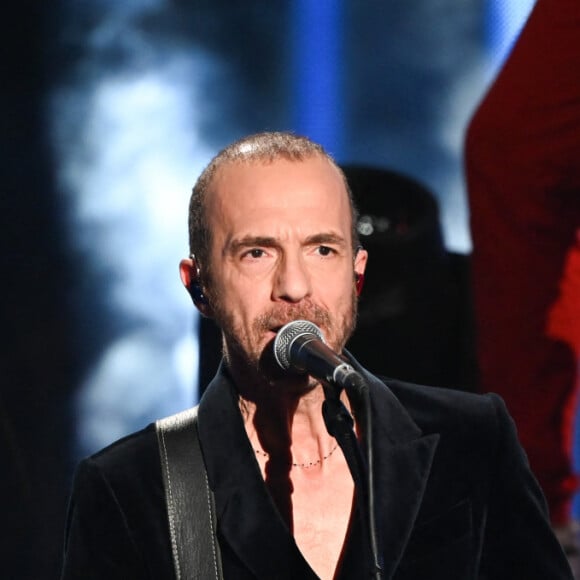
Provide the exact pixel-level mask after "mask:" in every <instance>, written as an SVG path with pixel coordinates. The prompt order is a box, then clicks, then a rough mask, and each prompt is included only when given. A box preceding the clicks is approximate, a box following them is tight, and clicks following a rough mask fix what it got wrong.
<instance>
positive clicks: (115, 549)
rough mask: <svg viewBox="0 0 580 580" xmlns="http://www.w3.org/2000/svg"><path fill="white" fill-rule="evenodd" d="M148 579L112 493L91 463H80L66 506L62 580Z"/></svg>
mask: <svg viewBox="0 0 580 580" xmlns="http://www.w3.org/2000/svg"><path fill="white" fill-rule="evenodd" d="M146 578H150V575H149V574H148V573H147V570H146V566H145V564H144V562H143V559H142V558H141V557H140V555H139V551H138V549H137V546H136V544H135V541H134V538H133V537H132V535H131V531H130V529H129V527H128V524H127V520H126V517H125V514H124V513H123V508H122V506H121V505H120V503H119V501H118V499H117V497H116V495H115V492H114V489H113V488H112V487H111V485H110V483H109V482H108V481H107V478H106V477H105V475H104V474H103V473H102V472H101V470H100V469H99V467H98V465H97V464H96V463H95V462H94V461H93V460H91V459H87V460H84V461H83V462H81V463H80V465H79V467H78V469H77V472H76V475H75V480H74V485H73V493H72V496H71V501H70V504H69V510H68V518H67V526H66V535H65V551H64V564H63V570H62V576H61V580H81V579H82V580H93V579H94V580H97V579H99V580H104V579H107V580H117V579H118V580H131V579H146Z"/></svg>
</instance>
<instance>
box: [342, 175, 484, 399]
mask: <svg viewBox="0 0 580 580" xmlns="http://www.w3.org/2000/svg"><path fill="white" fill-rule="evenodd" d="M343 168H344V171H345V173H346V176H347V179H348V181H349V184H350V187H351V189H352V191H353V194H354V197H355V200H356V202H357V204H358V208H359V212H360V217H359V233H360V238H361V243H362V244H363V246H364V247H365V248H366V249H367V250H368V251H369V256H370V258H369V264H368V267H367V271H366V276H365V285H364V289H363V292H362V295H361V298H360V301H359V321H358V326H357V329H356V331H355V334H354V335H353V337H352V338H351V339H350V341H349V343H348V345H347V347H348V348H349V349H350V350H351V351H352V352H353V353H354V354H355V355H356V356H358V357H359V360H360V361H361V363H362V364H364V365H367V366H368V367H369V368H374V369H376V370H377V371H379V372H381V373H384V374H385V375H387V376H390V377H396V378H400V379H405V380H408V381H411V382H417V383H421V384H427V385H436V386H443V387H453V388H458V389H463V390H474V389H475V385H476V381H477V367H476V361H475V350H474V338H473V314H472V305H471V289H470V272H469V257H468V256H465V255H462V254H456V253H453V252H449V251H447V250H446V249H445V246H444V244H443V235H442V232H441V225H440V221H439V209H438V205H437V201H436V199H435V197H434V195H433V194H432V193H431V192H430V191H429V190H428V189H427V188H426V187H425V186H423V185H422V184H421V183H419V182H418V181H416V180H414V179H412V178H410V177H408V176H405V175H403V174H401V173H398V172H395V171H392V170H387V169H378V168H371V167H362V166H348V165H347V166H344V167H343Z"/></svg>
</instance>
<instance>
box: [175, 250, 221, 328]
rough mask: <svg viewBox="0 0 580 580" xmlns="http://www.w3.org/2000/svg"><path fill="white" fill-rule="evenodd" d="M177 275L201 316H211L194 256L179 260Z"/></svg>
mask: <svg viewBox="0 0 580 580" xmlns="http://www.w3.org/2000/svg"><path fill="white" fill-rule="evenodd" d="M179 277H180V278H181V281H182V283H183V285H184V286H185V288H186V290H187V291H188V292H189V295H190V296H191V299H192V300H193V303H194V305H195V307H196V308H197V309H198V310H199V312H200V313H201V314H202V315H203V316H206V317H208V318H211V317H212V314H213V312H212V309H211V306H210V305H209V302H208V300H207V298H206V296H205V294H204V291H203V287H202V284H201V279H200V275H199V267H198V265H197V263H196V260H195V258H187V259H183V260H181V262H179Z"/></svg>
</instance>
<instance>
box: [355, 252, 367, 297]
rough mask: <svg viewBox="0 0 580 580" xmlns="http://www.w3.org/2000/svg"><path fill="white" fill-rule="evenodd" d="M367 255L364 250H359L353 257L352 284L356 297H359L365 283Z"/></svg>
mask: <svg viewBox="0 0 580 580" xmlns="http://www.w3.org/2000/svg"><path fill="white" fill-rule="evenodd" d="M368 257H369V253H368V252H367V251H366V250H365V249H364V248H359V249H358V250H357V252H356V255H355V257H354V283H355V287H356V294H357V296H360V295H361V292H362V289H363V284H364V281H365V270H366V267H367V260H368Z"/></svg>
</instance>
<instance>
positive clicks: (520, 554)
mask: <svg viewBox="0 0 580 580" xmlns="http://www.w3.org/2000/svg"><path fill="white" fill-rule="evenodd" d="M189 232H190V252H191V254H190V257H189V258H188V259H186V260H183V261H182V262H181V264H180V273H181V279H182V281H183V283H184V284H185V286H186V287H187V288H188V290H189V291H190V293H191V295H192V297H193V300H194V303H195V305H196V307H197V308H198V309H199V311H200V312H201V313H202V314H203V315H204V316H207V317H211V318H213V319H214V320H215V321H216V323H217V324H218V325H219V327H220V328H221V331H222V336H223V362H222V365H221V367H220V369H219V371H218V373H217V376H216V377H215V378H214V380H213V381H212V382H211V383H210V385H209V386H208V387H207V389H206V391H205V393H204V395H203V397H202V400H201V402H200V405H199V409H198V419H197V433H198V435H199V444H200V447H201V452H202V456H203V461H201V462H200V465H199V469H200V470H204V469H205V470H207V481H208V484H209V488H210V489H211V494H212V498H213V501H214V502H215V518H216V521H217V524H216V530H215V536H216V546H215V554H214V555H213V557H214V559H217V560H218V563H217V565H216V570H217V574H218V575H221V574H222V573H223V577H224V578H226V579H236V580H237V579H246V578H247V579H250V578H260V579H274V578H276V579H282V578H288V579H290V578H295V579H305V578H325V579H332V578H352V579H360V578H371V577H381V578H385V579H386V578H389V579H397V580H403V579H422V578H425V579H430V580H433V579H435V580H436V579H441V580H453V579H476V578H486V579H489V580H502V579H505V580H508V579H509V580H514V579H519V578H525V579H527V580H534V579H537V580H540V579H541V580H556V579H567V578H568V579H569V578H572V576H571V573H570V571H569V568H568V565H567V562H566V559H565V557H564V555H563V553H562V551H561V548H560V546H559V544H558V542H557V540H556V539H555V537H554V536H553V534H552V532H551V529H550V525H549V523H548V519H547V514H546V508H545V504H544V499H543V496H542V493H541V491H540V489H539V487H538V485H537V483H536V481H535V479H534V477H533V475H532V474H531V472H530V470H529V467H528V463H527V460H526V458H525V456H524V454H523V452H522V450H521V448H520V445H519V443H518V441H517V437H516V434H515V429H514V425H513V423H512V421H511V419H510V418H509V416H508V414H507V412H506V410H505V407H504V405H503V403H502V401H501V400H500V399H499V398H498V397H496V396H494V395H472V394H466V393H460V392H457V391H452V390H446V389H437V388H433V387H422V386H416V385H412V384H407V383H402V382H400V381H396V380H391V379H386V380H384V381H383V380H381V379H378V378H376V377H375V376H373V375H371V374H370V373H369V372H368V371H366V370H365V369H363V368H362V367H360V365H358V363H357V362H356V360H355V359H354V358H353V357H352V356H351V355H350V354H349V353H348V352H347V351H345V350H344V346H345V344H346V341H347V339H348V338H349V336H350V334H351V332H352V331H353V328H354V325H355V321H356V310H357V298H358V294H359V293H360V290H361V287H362V280H363V276H364V272H365V267H366V264H367V252H366V251H365V250H364V249H362V248H361V247H360V245H359V243H358V239H357V232H356V210H355V208H354V204H353V201H352V199H351V195H350V192H349V188H348V185H347V184H346V181H345V178H344V175H343V174H342V172H341V170H340V169H339V168H338V166H337V165H336V163H335V162H334V161H333V160H332V159H331V158H330V157H329V156H328V155H327V154H326V153H325V152H324V150H323V149H322V148H321V147H320V146H319V145H317V144H315V143H313V142H311V141H309V140H308V139H305V138H302V137H297V136H294V135H292V134H288V133H263V134H258V135H253V136H250V137H247V138H245V139H242V140H240V141H238V142H236V143H234V144H232V145H230V146H229V147H227V148H226V149H225V150H223V151H222V152H221V153H219V154H218V155H217V156H216V157H215V158H214V159H213V160H212V162H211V163H210V164H209V166H208V167H207V168H206V169H205V171H204V172H203V173H202V175H201V176H200V178H199V179H198V181H197V184H196V185H195V187H194V190H193V195H192V198H191V203H190V212H189ZM378 267H380V266H378ZM295 320H305V321H309V322H311V323H313V324H314V325H316V327H318V328H319V329H320V330H321V331H322V334H323V336H324V340H325V341H326V344H327V346H328V347H329V349H330V350H331V351H334V353H337V354H338V355H340V357H341V358H342V359H344V360H345V361H346V362H348V364H349V365H351V366H352V367H353V369H354V371H355V372H356V373H357V376H360V377H362V379H363V381H364V383H365V389H368V393H369V396H370V410H371V419H372V421H369V423H370V422H372V431H371V435H372V453H371V454H370V459H371V461H363V462H362V465H363V470H364V469H367V470H368V468H369V466H370V464H371V463H372V467H373V469H372V471H373V477H372V492H371V495H373V496H374V503H373V513H372V517H371V518H369V517H368V516H369V514H368V504H367V502H366V499H367V496H368V493H366V492H365V491H364V490H361V488H360V487H359V486H358V485H357V486H355V483H354V479H355V478H353V475H352V471H351V467H350V463H349V462H348V461H347V452H346V451H344V452H343V446H341V445H339V442H338V441H337V439H335V438H334V437H333V436H332V435H330V434H329V429H327V426H326V424H325V421H324V418H323V414H322V406H323V402H324V401H325V392H326V394H328V392H329V391H332V392H334V393H336V394H337V396H338V397H340V401H341V402H342V404H343V405H344V408H345V409H346V410H347V411H348V412H349V413H348V416H349V417H350V416H351V415H352V416H353V417H354V431H353V434H354V437H355V439H354V441H355V442H356V444H355V447H358V450H359V451H360V457H363V458H365V457H367V455H368V454H367V452H368V448H369V441H370V440H371V437H369V436H367V435H368V434H365V430H364V423H366V422H367V421H366V420H365V419H364V417H363V416H362V410H361V405H359V404H358V402H357V401H356V400H355V393H354V391H350V390H349V389H338V388H335V386H334V385H331V386H330V387H331V388H329V384H328V381H324V380H318V379H317V378H315V374H314V373H312V372H311V373H310V374H309V373H308V372H305V373H299V372H296V371H292V370H291V371H288V370H284V369H283V368H281V366H280V365H279V364H278V363H277V361H276V358H275V355H274V351H273V343H274V340H275V338H276V336H277V335H278V333H279V331H280V329H281V328H282V327H283V326H285V325H286V324H287V323H289V322H292V321H295ZM376 348H377V349H380V348H381V345H380V344H377V345H376ZM385 356H388V353H385ZM193 435H194V436H195V433H193ZM159 449H160V448H159V446H158V439H157V434H156V430H155V426H154V425H150V426H149V427H147V428H145V429H144V430H143V431H140V432H138V433H136V434H133V435H130V436H128V437H126V438H124V439H122V440H121V441H118V442H116V443H114V444H113V445H112V446H110V447H108V448H107V449H105V450H103V451H101V452H100V453H98V454H96V455H94V456H93V457H90V458H88V459H86V460H84V461H83V462H82V463H81V465H80V466H79V469H78V471H77V475H76V479H75V484H74V490H73V495H72V499H71V505H70V510H69V519H68V525H67V537H66V548H65V563H64V570H63V579H64V580H71V579H83V580H88V579H92V578H95V579H97V578H98V579H101V578H102V579H107V580H111V579H123V580H126V579H129V578H131V579H133V578H134V579H152V580H153V579H154V580H159V579H165V578H179V577H184V576H183V574H182V573H180V572H179V571H178V570H177V569H176V563H175V562H174V553H175V550H176V549H177V548H179V549H182V551H183V553H185V554H186V555H187V554H188V553H191V552H193V551H194V550H195V548H196V546H195V545H192V546H189V545H185V546H183V545H182V546H176V543H187V539H188V536H185V537H180V538H179V537H178V539H177V540H176V539H175V536H174V534H173V531H174V530H173V529H172V525H170V523H169V521H170V520H169V519H168V508H167V507H166V506H167V503H166V488H164V478H163V474H162V473H163V468H162V461H161V455H160V450H159ZM363 479H364V477H363ZM186 487H187V482H186ZM193 491H194V490H192V492H193ZM365 515H366V517H365ZM179 516H181V517H182V518H183V519H185V521H186V522H189V523H190V524H191V525H195V523H196V522H197V521H198V520H199V517H198V516H199V514H196V513H191V514H187V513H180V514H179ZM369 519H372V520H374V525H375V532H376V536H375V540H376V545H375V546H373V545H372V544H373V535H372V533H369V531H368V529H369V527H370V524H369V522H368V520H369ZM192 543H193V542H192ZM177 565H178V564H177Z"/></svg>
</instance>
